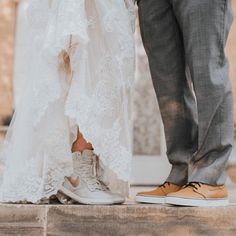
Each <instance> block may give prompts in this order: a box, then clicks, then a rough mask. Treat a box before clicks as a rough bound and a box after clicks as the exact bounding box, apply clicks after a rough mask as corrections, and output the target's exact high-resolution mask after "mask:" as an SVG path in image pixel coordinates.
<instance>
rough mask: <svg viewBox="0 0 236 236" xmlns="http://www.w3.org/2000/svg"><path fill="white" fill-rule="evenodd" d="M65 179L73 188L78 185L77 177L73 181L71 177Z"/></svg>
mask: <svg viewBox="0 0 236 236" xmlns="http://www.w3.org/2000/svg"><path fill="white" fill-rule="evenodd" d="M67 179H68V180H69V181H70V183H71V185H72V186H73V187H74V188H77V187H78V186H79V184H80V178H79V177H77V178H76V179H73V178H72V177H67Z"/></svg>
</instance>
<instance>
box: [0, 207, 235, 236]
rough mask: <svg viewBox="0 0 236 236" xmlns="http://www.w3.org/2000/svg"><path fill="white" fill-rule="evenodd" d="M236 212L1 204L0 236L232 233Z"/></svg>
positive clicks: (132, 235)
mask: <svg viewBox="0 0 236 236" xmlns="http://www.w3.org/2000/svg"><path fill="white" fill-rule="evenodd" d="M235 215H236V206H230V207H225V208H188V207H186V208H178V207H168V206H160V205H141V204H140V205H136V204H129V205H123V206H81V205H71V206H62V205H50V206H47V205H0V235H1V236H2V235H3V236H4V235H8V236H11V235H37V236H39V235H48V236H49V235H51V236H59V235H61V236H65V235H66V236H67V235H68V236H84V235H89V236H99V235H101V236H110V235H115V236H134V235H138V236H139V235H140V236H144V235H147V236H152V235H153V236H154V235H155V236H158V235H165V236H169V235H170V236H171V235H184V236H190V235H191V236H195V235H196V236H200V235H208V236H218V235H219V236H220V235H227V236H234V235H236V218H235ZM16 222H17V223H16Z"/></svg>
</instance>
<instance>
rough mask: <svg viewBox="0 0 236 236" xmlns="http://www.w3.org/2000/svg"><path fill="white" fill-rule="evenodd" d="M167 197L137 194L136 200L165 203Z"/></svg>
mask: <svg viewBox="0 0 236 236" xmlns="http://www.w3.org/2000/svg"><path fill="white" fill-rule="evenodd" d="M165 199H166V197H149V196H136V197H135V201H136V202H142V203H153V204H165V203H166V200H165Z"/></svg>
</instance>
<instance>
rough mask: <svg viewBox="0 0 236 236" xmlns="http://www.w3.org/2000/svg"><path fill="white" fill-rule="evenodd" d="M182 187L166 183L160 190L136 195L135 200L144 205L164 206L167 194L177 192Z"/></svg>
mask: <svg viewBox="0 0 236 236" xmlns="http://www.w3.org/2000/svg"><path fill="white" fill-rule="evenodd" d="M180 189H181V186H178V185H175V184H172V183H169V182H165V183H164V184H162V185H161V186H159V187H158V188H156V189H154V190H153V191H149V192H140V193H138V194H137V195H136V197H135V200H136V201H137V202H143V203H160V204H164V203H165V199H166V196H167V194H169V193H174V192H177V191H179V190H180Z"/></svg>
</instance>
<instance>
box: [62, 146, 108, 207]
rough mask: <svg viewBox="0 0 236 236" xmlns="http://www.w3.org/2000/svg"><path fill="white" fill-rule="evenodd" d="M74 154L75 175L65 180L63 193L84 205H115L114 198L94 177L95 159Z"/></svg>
mask: <svg viewBox="0 0 236 236" xmlns="http://www.w3.org/2000/svg"><path fill="white" fill-rule="evenodd" d="M87 152H89V151H88V150H87V151H84V152H83V155H81V154H80V153H79V152H78V153H73V162H74V175H73V176H72V177H69V178H65V182H64V183H63V185H62V187H61V192H62V193H64V194H65V195H67V196H68V197H70V198H71V199H73V200H75V201H76V202H78V203H82V204H104V205H105V204H113V198H112V196H111V195H110V194H108V193H107V192H106V191H104V190H103V189H102V186H101V184H100V182H99V181H98V179H97V178H96V176H95V175H93V159H92V158H91V157H90V156H87V155H85V154H86V153H87Z"/></svg>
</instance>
